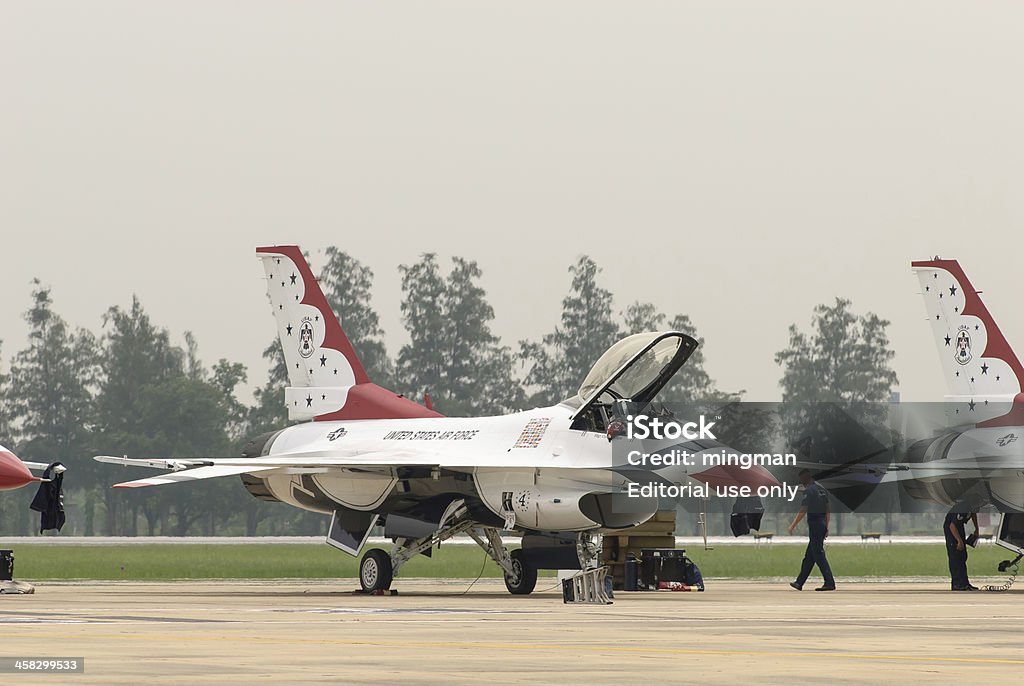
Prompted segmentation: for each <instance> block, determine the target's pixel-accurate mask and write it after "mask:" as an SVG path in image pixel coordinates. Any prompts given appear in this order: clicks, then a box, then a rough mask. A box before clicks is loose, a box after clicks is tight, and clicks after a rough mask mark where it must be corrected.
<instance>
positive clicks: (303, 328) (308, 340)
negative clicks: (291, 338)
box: [299, 317, 313, 357]
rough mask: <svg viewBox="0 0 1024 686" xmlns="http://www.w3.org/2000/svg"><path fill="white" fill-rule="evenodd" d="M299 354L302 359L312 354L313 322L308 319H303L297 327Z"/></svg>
mask: <svg viewBox="0 0 1024 686" xmlns="http://www.w3.org/2000/svg"><path fill="white" fill-rule="evenodd" d="M299 354H300V355H302V356H303V357H309V356H310V355H312V354H313V320H312V319H310V318H309V317H303V318H302V324H301V325H300V326H299Z"/></svg>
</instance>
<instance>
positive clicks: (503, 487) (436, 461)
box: [262, 405, 685, 531]
mask: <svg viewBox="0 0 1024 686" xmlns="http://www.w3.org/2000/svg"><path fill="white" fill-rule="evenodd" d="M573 412H574V410H573V409H572V408H570V407H568V406H566V405H555V406H553V407H546V408H539V409H535V410H529V411H524V412H519V413H516V414H511V415H503V416H497V417H480V418H449V417H442V418H423V419H373V420H353V421H341V422H333V421H332V422H311V423H308V424H301V425H298V426H293V427H290V428H287V429H284V430H283V431H281V432H280V433H279V434H278V435H277V436H276V437H275V438H274V440H273V442H272V444H270V446H269V449H268V450H267V452H266V454H267V455H269V456H273V457H275V458H278V459H280V458H293V457H294V458H296V459H297V460H310V459H312V458H317V459H324V458H330V459H334V460H344V461H345V462H346V463H347V464H348V465H349V466H348V467H346V468H343V469H339V468H332V467H330V466H324V467H318V468H308V467H307V468H296V469H294V470H282V471H278V472H274V473H271V474H270V475H269V476H264V477H262V478H263V479H264V481H265V484H266V486H267V488H268V489H269V490H270V491H272V492H273V494H274V495H275V496H276V497H277V498H278V499H279V500H282V501H285V502H290V503H291V504H293V505H296V506H298V507H306V508H307V509H316V510H319V511H326V509H327V508H325V507H324V506H323V505H320V506H317V507H310V506H309V502H310V501H309V500H308V499H305V498H303V497H302V496H303V491H306V492H308V491H310V490H313V489H311V488H310V486H312V485H315V486H316V487H317V488H318V489H319V491H321V492H322V494H325V495H327V496H328V497H329V498H330V500H332V501H334V502H335V503H337V504H339V505H343V506H345V507H347V508H351V509H354V510H362V511H375V510H377V509H380V508H381V507H382V506H384V505H385V503H386V501H387V500H388V499H389V498H390V497H392V496H400V495H402V494H403V493H404V489H407V488H408V484H407V483H406V482H408V481H409V480H410V479H409V477H407V476H403V471H406V472H408V471H410V470H411V471H413V472H416V471H417V470H418V476H417V477H415V478H418V479H433V480H435V481H442V480H443V478H444V477H443V474H449V475H450V474H452V473H455V474H457V475H467V476H468V479H467V480H468V482H469V483H470V485H469V486H467V487H466V488H469V489H471V491H472V493H473V494H474V495H475V496H476V497H478V498H479V500H480V502H482V503H483V504H484V505H485V506H486V507H487V509H488V510H489V511H490V512H491V513H493V514H494V515H495V516H496V517H499V518H501V519H503V520H505V521H506V522H509V523H514V527H515V528H520V529H529V530H543V531H586V530H594V529H601V528H621V527H624V526H632V525H635V524H639V523H641V522H643V521H646V520H647V519H649V518H650V517H651V516H652V515H653V514H654V512H655V511H656V510H657V500H655V499H643V500H640V499H631V502H630V506H629V507H628V508H626V509H628V510H637V511H636V512H625V513H624V512H613V511H611V510H610V509H609V508H608V507H605V508H604V511H603V512H602V514H601V515H595V509H594V507H593V503H591V505H590V506H589V507H588V506H587V505H585V504H584V503H582V502H581V499H583V498H585V497H586V496H588V494H613V493H614V494H619V493H622V492H623V491H624V490H625V486H626V483H627V480H626V479H625V478H624V477H622V476H621V475H619V474H618V473H616V472H615V471H613V470H612V469H611V467H612V447H611V443H610V442H609V440H608V438H607V436H606V435H605V434H603V433H596V432H593V431H580V430H575V429H572V428H570V423H571V417H572V415H573ZM396 463H398V464H401V465H403V467H395V466H394V465H395V464H396ZM352 464H358V465H359V467H358V468H353V467H351V465H352ZM659 471H661V473H662V474H664V471H662V470H659ZM672 471H673V477H675V478H677V479H681V478H684V476H685V470H684V469H683V468H678V469H675V470H672ZM676 472H678V473H676ZM310 480H312V483H311V482H310ZM403 484H404V486H403ZM295 489H300V490H299V492H298V493H296V492H295ZM633 501H636V502H633ZM328 507H329V506H328Z"/></svg>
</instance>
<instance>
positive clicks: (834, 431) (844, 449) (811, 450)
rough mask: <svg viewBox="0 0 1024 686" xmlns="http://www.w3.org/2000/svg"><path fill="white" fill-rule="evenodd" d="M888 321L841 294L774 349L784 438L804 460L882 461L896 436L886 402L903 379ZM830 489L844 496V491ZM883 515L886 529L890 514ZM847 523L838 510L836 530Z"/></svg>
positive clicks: (823, 305)
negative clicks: (894, 364)
mask: <svg viewBox="0 0 1024 686" xmlns="http://www.w3.org/2000/svg"><path fill="white" fill-rule="evenodd" d="M888 325H889V322H888V321H886V320H884V319H881V318H879V317H878V316H877V315H875V314H872V313H870V312H869V313H867V314H864V315H857V314H855V313H854V312H853V311H852V309H851V303H850V301H849V300H845V299H842V298H836V300H835V303H834V304H833V305H825V304H822V305H818V306H817V307H816V308H814V316H813V318H812V332H811V333H809V334H806V333H803V332H802V331H800V330H799V329H797V327H796V325H791V326H790V327H789V347H788V348H786V349H785V350H782V351H779V352H778V353H776V355H775V361H776V363H777V364H779V365H780V366H781V367H782V369H783V373H782V379H781V380H780V382H779V383H780V385H781V386H782V389H783V392H782V399H783V405H782V408H781V410H780V416H781V420H782V432H783V437H784V438H785V440H786V443H787V444H788V446H790V449H792V450H793V451H794V452H797V453H798V454H799V455H800V457H801V459H802V460H805V461H814V462H820V463H823V464H830V465H838V464H846V463H850V462H853V461H856V460H859V459H869V458H870V459H873V460H875V461H879V460H884V459H886V458H885V457H884V456H881V452H882V451H886V450H890V449H892V447H893V446H894V445H896V444H897V443H898V442H899V437H898V436H897V435H896V434H895V433H893V432H891V431H890V430H889V428H888V421H887V419H888V407H887V405H886V403H887V402H888V401H889V399H890V396H891V393H892V389H893V387H894V386H895V385H896V384H897V383H898V380H897V377H896V372H895V371H893V370H892V368H891V367H890V363H891V361H892V358H893V357H894V355H895V353H894V352H893V351H892V350H891V349H890V347H889V337H888V334H887V333H886V328H887V327H888ZM833 495H837V496H840V497H841V492H840V490H834V491H833ZM849 502H854V501H849ZM886 521H887V529H889V528H890V527H891V525H892V521H891V518H889V519H887V520H886ZM842 526H843V517H842V516H839V517H837V521H836V532H837V533H841V532H842Z"/></svg>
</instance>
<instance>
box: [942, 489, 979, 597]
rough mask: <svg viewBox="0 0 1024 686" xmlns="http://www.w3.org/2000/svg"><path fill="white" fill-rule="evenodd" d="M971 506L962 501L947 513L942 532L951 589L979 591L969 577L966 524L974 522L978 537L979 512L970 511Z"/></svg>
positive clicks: (975, 534)
mask: <svg viewBox="0 0 1024 686" xmlns="http://www.w3.org/2000/svg"><path fill="white" fill-rule="evenodd" d="M969 509H970V506H969V505H968V504H967V503H966V502H964V501H960V502H958V503H957V504H956V505H954V506H953V508H952V509H951V510H950V511H949V512H948V513H947V514H946V520H945V521H944V522H943V524H942V533H943V534H945V537H946V556H947V557H948V558H949V576H950V580H951V582H952V583H951V584H950V590H953V591H977V590H978V587H977V586H972V585H971V582H970V580H969V579H968V578H967V535H966V534H965V533H964V524H966V523H967V520H968V519H970V520H971V522H972V523H973V524H974V537H975V540H977V537H978V513H977V512H968V510H969Z"/></svg>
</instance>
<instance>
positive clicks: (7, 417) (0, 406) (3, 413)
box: [0, 341, 14, 448]
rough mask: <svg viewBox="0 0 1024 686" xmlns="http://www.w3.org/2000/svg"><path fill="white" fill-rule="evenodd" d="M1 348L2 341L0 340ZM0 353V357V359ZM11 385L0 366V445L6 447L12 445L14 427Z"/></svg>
mask: <svg viewBox="0 0 1024 686" xmlns="http://www.w3.org/2000/svg"><path fill="white" fill-rule="evenodd" d="M0 350H3V341H0ZM2 357H3V356H2V355H0V359H2ZM10 393H11V386H10V377H9V376H8V375H7V374H5V373H4V370H3V367H2V366H0V445H2V446H5V447H7V448H12V447H13V446H14V427H13V425H12V422H11V395H10Z"/></svg>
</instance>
